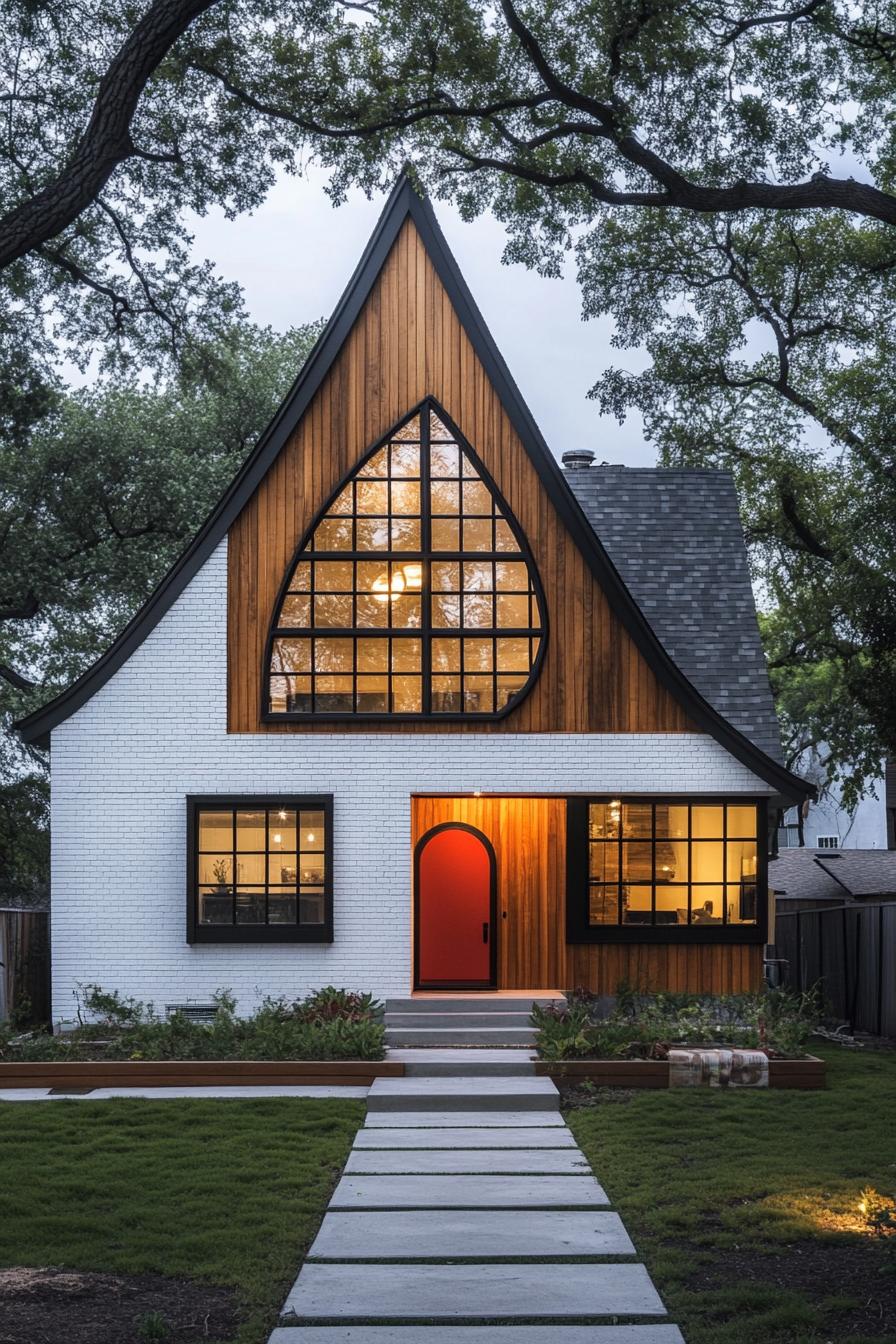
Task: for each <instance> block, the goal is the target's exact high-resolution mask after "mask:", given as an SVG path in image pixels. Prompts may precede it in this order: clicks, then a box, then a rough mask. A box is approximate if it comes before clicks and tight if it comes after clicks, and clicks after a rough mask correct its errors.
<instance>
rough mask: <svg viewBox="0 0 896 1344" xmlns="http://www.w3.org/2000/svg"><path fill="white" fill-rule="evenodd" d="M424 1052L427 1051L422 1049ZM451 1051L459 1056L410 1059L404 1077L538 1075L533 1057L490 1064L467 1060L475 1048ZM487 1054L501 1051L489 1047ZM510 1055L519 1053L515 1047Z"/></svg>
mask: <svg viewBox="0 0 896 1344" xmlns="http://www.w3.org/2000/svg"><path fill="white" fill-rule="evenodd" d="M404 1053H405V1052H404V1051H402V1050H391V1049H390V1050H388V1051H387V1052H386V1054H387V1058H388V1059H396V1060H397V1059H400V1058H401V1056H402V1054H404ZM419 1053H420V1054H425V1053H427V1052H426V1051H423V1050H421V1051H420V1052H419ZM433 1053H435V1052H433ZM439 1053H440V1054H448V1053H449V1052H448V1051H447V1050H445V1051H439ZM451 1053H453V1054H455V1055H459V1056H460V1058H459V1059H455V1060H452V1061H451V1062H450V1063H449V1062H448V1060H438V1059H434V1060H431V1061H429V1062H428V1063H427V1062H426V1061H420V1062H417V1061H416V1060H411V1059H407V1060H405V1063H404V1076H405V1077H406V1078H534V1077H535V1065H534V1064H533V1063H532V1061H531V1059H526V1060H515V1059H509V1060H507V1062H506V1063H504V1062H503V1061H502V1062H501V1063H500V1064H486V1063H483V1062H482V1061H481V1060H478V1059H464V1055H467V1054H470V1055H474V1054H475V1053H476V1051H475V1050H455V1051H452V1052H451ZM484 1053H486V1054H490V1055H491V1054H496V1053H497V1051H494V1050H488V1051H485V1052H484ZM507 1054H508V1055H510V1054H516V1051H515V1050H508V1051H507Z"/></svg>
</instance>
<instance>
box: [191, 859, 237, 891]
mask: <svg viewBox="0 0 896 1344" xmlns="http://www.w3.org/2000/svg"><path fill="white" fill-rule="evenodd" d="M232 882H233V856H232V855H231V854H200V855H199V884H200V886H207V887H216V888H221V887H226V888H229V887H230V885H231V883H232Z"/></svg>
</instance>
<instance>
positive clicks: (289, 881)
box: [268, 854, 299, 887]
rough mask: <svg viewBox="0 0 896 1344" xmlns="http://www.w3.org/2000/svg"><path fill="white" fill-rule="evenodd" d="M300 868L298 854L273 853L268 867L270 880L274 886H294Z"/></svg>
mask: <svg viewBox="0 0 896 1344" xmlns="http://www.w3.org/2000/svg"><path fill="white" fill-rule="evenodd" d="M298 868H299V858H298V856H297V855H296V854H272V855H271V857H270V862H269V868H268V881H269V882H270V883H272V884H273V885H274V886H284V887H294V886H295V884H296V874H297V872H298Z"/></svg>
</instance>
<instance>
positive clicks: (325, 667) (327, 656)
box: [314, 639, 355, 689]
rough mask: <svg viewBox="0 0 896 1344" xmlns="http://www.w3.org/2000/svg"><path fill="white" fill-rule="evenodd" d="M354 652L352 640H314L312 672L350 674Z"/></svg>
mask: <svg viewBox="0 0 896 1344" xmlns="http://www.w3.org/2000/svg"><path fill="white" fill-rule="evenodd" d="M354 652H355V641H354V640H353V639H316V640H315V641H314V670H315V672H351V670H352V664H353V660H354ZM334 689H335V688H334Z"/></svg>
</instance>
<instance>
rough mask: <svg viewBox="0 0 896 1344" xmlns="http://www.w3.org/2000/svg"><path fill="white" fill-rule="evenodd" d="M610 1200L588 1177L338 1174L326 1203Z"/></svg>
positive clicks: (510, 1205) (435, 1205)
mask: <svg viewBox="0 0 896 1344" xmlns="http://www.w3.org/2000/svg"><path fill="white" fill-rule="evenodd" d="M609 1202H610V1201H609V1200H608V1199H607V1196H606V1194H605V1192H604V1191H603V1190H602V1189H601V1187H600V1186H599V1185H598V1183H597V1181H596V1180H595V1179H594V1177H593V1176H489V1175H486V1174H483V1175H479V1176H343V1177H342V1178H341V1180H340V1181H339V1184H338V1185H337V1186H336V1189H335V1190H334V1192H333V1198H332V1199H331V1200H330V1208H331V1209H332V1210H334V1211H337V1210H340V1209H348V1210H351V1211H354V1210H356V1209H359V1210H360V1209H528V1210H537V1209H585V1208H589V1209H598V1208H606V1206H607V1205H608V1204H609ZM371 1253H372V1254H374V1255H375V1254H376V1249H375V1248H372V1251H371ZM393 1314H394V1313H393ZM498 1314H499V1315H500V1313H498Z"/></svg>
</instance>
